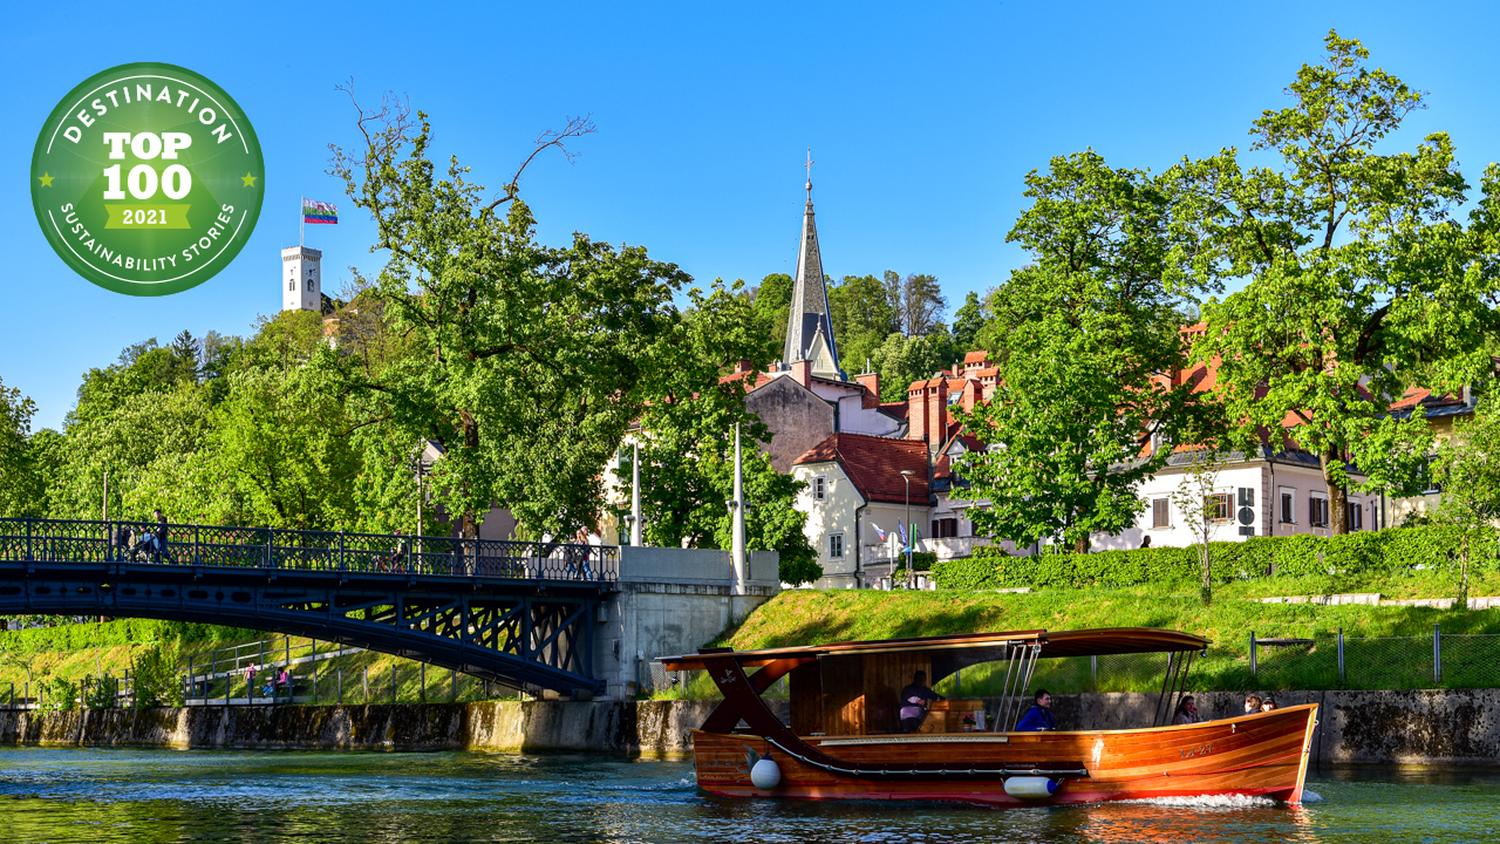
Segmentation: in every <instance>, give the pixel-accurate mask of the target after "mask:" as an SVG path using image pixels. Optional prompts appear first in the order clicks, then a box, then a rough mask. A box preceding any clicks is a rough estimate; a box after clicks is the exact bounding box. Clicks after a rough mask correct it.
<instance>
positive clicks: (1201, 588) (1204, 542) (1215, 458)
mask: <svg viewBox="0 0 1500 844" xmlns="http://www.w3.org/2000/svg"><path fill="white" fill-rule="evenodd" d="M1193 457H1194V461H1193V463H1192V464H1190V465H1189V466H1188V468H1187V471H1185V472H1184V473H1183V475H1182V479H1181V480H1179V481H1178V482H1177V486H1176V488H1175V489H1173V490H1172V492H1171V495H1170V496H1169V498H1170V500H1171V502H1172V506H1173V507H1175V508H1176V509H1177V511H1178V512H1180V513H1182V514H1183V515H1184V516H1186V517H1187V519H1188V523H1187V527H1188V530H1190V531H1191V532H1192V534H1193V541H1194V543H1195V544H1196V545H1197V546H1198V573H1199V576H1200V581H1199V585H1198V597H1199V598H1200V599H1201V600H1202V601H1203V605H1204V606H1205V607H1206V606H1208V605H1209V604H1211V603H1213V596H1214V592H1213V589H1214V580H1213V543H1212V542H1210V541H1209V540H1210V539H1212V538H1213V535H1214V517H1215V516H1216V515H1217V513H1218V501H1217V499H1216V498H1215V497H1214V496H1215V494H1216V492H1217V490H1218V484H1219V475H1220V473H1222V472H1223V471H1224V467H1225V466H1226V465H1227V462H1226V461H1225V459H1224V457H1223V455H1221V454H1220V453H1219V452H1217V451H1215V450H1213V449H1211V448H1205V449H1202V450H1200V451H1197V452H1194V453H1193Z"/></svg>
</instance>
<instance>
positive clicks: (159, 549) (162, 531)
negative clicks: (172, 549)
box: [152, 507, 167, 563]
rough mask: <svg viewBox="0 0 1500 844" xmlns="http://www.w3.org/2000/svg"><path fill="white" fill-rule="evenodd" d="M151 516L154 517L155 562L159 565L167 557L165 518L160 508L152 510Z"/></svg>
mask: <svg viewBox="0 0 1500 844" xmlns="http://www.w3.org/2000/svg"><path fill="white" fill-rule="evenodd" d="M152 515H153V516H155V517H156V561H157V562H158V563H159V562H161V559H162V557H165V556H166V555H167V517H166V516H165V515H163V514H162V512H161V508H160V507H158V508H156V509H155V510H153V511H152Z"/></svg>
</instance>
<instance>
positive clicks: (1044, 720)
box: [1016, 689, 1057, 733]
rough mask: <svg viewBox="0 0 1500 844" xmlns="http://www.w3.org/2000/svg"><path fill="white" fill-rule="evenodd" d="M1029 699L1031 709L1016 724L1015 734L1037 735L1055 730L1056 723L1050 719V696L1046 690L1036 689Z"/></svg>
mask: <svg viewBox="0 0 1500 844" xmlns="http://www.w3.org/2000/svg"><path fill="white" fill-rule="evenodd" d="M1031 699H1032V704H1031V708H1030V709H1028V710H1026V714H1025V715H1022V716H1021V720H1019V721H1017V722H1016V732H1018V733H1037V732H1042V731H1044V730H1055V729H1057V722H1056V721H1055V720H1053V718H1052V695H1049V694H1047V690H1046V689H1037V690H1036V694H1035V695H1032V698H1031Z"/></svg>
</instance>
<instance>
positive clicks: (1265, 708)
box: [1260, 695, 1276, 712]
mask: <svg viewBox="0 0 1500 844" xmlns="http://www.w3.org/2000/svg"><path fill="white" fill-rule="evenodd" d="M1275 708H1276V698H1274V697H1271V696H1270V695H1266V699H1265V700H1263V701H1261V702H1260V711H1261V712H1270V711H1271V710H1273V709H1275Z"/></svg>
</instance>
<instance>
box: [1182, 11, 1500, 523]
mask: <svg viewBox="0 0 1500 844" xmlns="http://www.w3.org/2000/svg"><path fill="white" fill-rule="evenodd" d="M1325 43H1326V46H1327V52H1328V55H1327V58H1326V60H1325V61H1323V62H1322V63H1321V64H1317V65H1304V66H1303V67H1302V69H1301V70H1299V71H1298V73H1297V77H1296V79H1295V80H1294V81H1293V82H1292V84H1291V86H1290V87H1289V88H1288V93H1289V94H1290V95H1291V97H1292V100H1293V102H1292V103H1291V104H1290V105H1289V106H1287V107H1285V108H1281V109H1276V110H1267V111H1266V112H1265V113H1264V114H1262V116H1261V117H1260V118H1259V119H1257V120H1256V121H1255V122H1254V123H1253V125H1252V128H1251V132H1250V134H1251V136H1252V137H1253V138H1254V140H1253V142H1252V144H1251V147H1252V149H1254V150H1257V151H1263V152H1264V153H1266V154H1268V155H1270V156H1272V158H1273V164H1272V165H1271V166H1255V167H1247V166H1244V165H1242V164H1241V162H1240V160H1239V157H1238V154H1237V153H1236V151H1235V150H1234V149H1233V148H1229V149H1225V150H1224V151H1222V152H1220V153H1219V154H1218V155H1215V156H1212V157H1210V158H1208V159H1205V160H1202V161H1188V162H1184V163H1183V164H1181V165H1180V166H1179V167H1177V168H1175V169H1174V170H1173V171H1172V173H1171V175H1172V176H1173V177H1174V178H1175V179H1176V180H1177V181H1178V182H1179V183H1180V185H1181V187H1182V192H1181V194H1180V202H1179V204H1178V206H1177V209H1176V215H1177V223H1178V226H1179V230H1180V231H1181V232H1182V233H1183V234H1184V236H1185V237H1190V238H1195V239H1197V240H1198V241H1199V242H1201V244H1202V245H1203V246H1204V248H1203V250H1202V251H1201V252H1200V253H1198V254H1197V255H1196V256H1195V259H1194V260H1193V261H1192V262H1191V263H1190V264H1189V268H1190V271H1191V272H1193V273H1195V274H1196V275H1197V276H1198V277H1199V278H1200V279H1202V280H1204V281H1205V282H1212V281H1216V280H1220V279H1243V280H1245V281H1246V284H1245V286H1244V288H1243V289H1242V290H1241V291H1239V292H1237V293H1234V294H1232V295H1230V296H1227V297H1225V298H1224V299H1223V300H1222V301H1210V302H1208V303H1207V304H1206V305H1205V306H1204V309H1203V315H1204V320H1205V322H1206V323H1207V331H1206V334H1205V336H1204V338H1203V340H1201V341H1200V342H1198V343H1197V344H1196V348H1195V352H1194V353H1195V355H1196V357H1197V358H1198V359H1200V360H1204V361H1207V360H1211V359H1215V358H1217V359H1220V360H1221V363H1220V364H1219V370H1218V386H1219V389H1220V391H1221V393H1222V394H1223V396H1224V397H1225V400H1226V405H1227V410H1228V413H1229V416H1230V418H1231V419H1235V420H1238V421H1239V422H1240V423H1241V434H1242V436H1243V438H1244V439H1245V440H1249V441H1255V440H1258V439H1259V438H1260V437H1261V436H1263V432H1266V431H1273V432H1277V431H1282V430H1283V429H1284V431H1285V433H1284V436H1285V437H1286V438H1287V439H1289V440H1290V441H1291V442H1292V443H1295V445H1297V446H1299V447H1301V448H1302V449H1305V450H1306V451H1308V452H1310V453H1312V454H1314V455H1316V456H1317V458H1318V461H1319V462H1320V464H1321V465H1322V469H1323V478H1324V482H1325V483H1326V484H1327V487H1328V493H1329V505H1330V511H1331V513H1330V515H1331V520H1332V528H1333V532H1335V533H1344V532H1345V531H1347V529H1348V522H1347V513H1346V510H1347V508H1346V502H1347V492H1348V491H1349V490H1350V489H1352V488H1356V486H1357V487H1358V488H1360V489H1365V490H1373V489H1382V490H1386V491H1388V492H1391V493H1393V494H1402V493H1406V492H1410V491H1411V490H1412V487H1413V485H1414V484H1415V483H1416V482H1417V481H1418V480H1419V479H1420V465H1421V462H1422V458H1423V456H1424V454H1425V453H1426V451H1427V438H1428V436H1429V434H1428V430H1427V425H1426V422H1425V421H1424V420H1423V419H1422V418H1421V417H1420V415H1413V416H1411V417H1408V418H1405V419H1400V420H1398V419H1394V418H1392V417H1391V416H1390V415H1389V413H1388V408H1389V406H1390V403H1391V401H1392V400H1393V399H1396V398H1399V397H1400V396H1402V395H1403V393H1404V392H1405V391H1406V390H1407V389H1408V388H1410V387H1412V386H1413V385H1416V384H1422V385H1425V386H1428V387H1431V388H1434V389H1436V390H1438V391H1445V390H1455V389H1457V388H1458V387H1459V386H1460V385H1462V384H1464V383H1466V382H1475V381H1479V380H1482V379H1484V378H1486V377H1487V376H1488V374H1489V372H1490V369H1491V364H1490V358H1489V355H1488V351H1487V349H1486V340H1487V338H1489V337H1492V336H1493V335H1494V333H1495V331H1496V328H1497V320H1496V312H1495V309H1494V308H1495V304H1496V300H1497V293H1500V266H1497V262H1496V255H1495V243H1496V241H1495V216H1496V209H1497V207H1500V204H1497V203H1500V168H1496V167H1495V166H1494V165H1491V166H1490V168H1489V169H1488V170H1487V171H1486V173H1485V177H1484V190H1483V196H1482V198H1481V199H1480V200H1479V204H1478V207H1477V208H1476V209H1475V210H1474V212H1473V213H1472V214H1471V215H1470V221H1471V222H1470V225H1468V226H1465V225H1464V224H1463V223H1462V222H1461V221H1460V219H1459V218H1458V212H1459V208H1460V206H1461V205H1463V203H1464V202H1465V201H1466V199H1467V197H1468V190H1469V186H1468V184H1467V183H1466V182H1465V181H1464V178H1463V176H1462V175H1461V174H1460V173H1459V170H1458V166H1457V164H1456V162H1455V160H1454V152H1453V144H1452V142H1451V141H1450V139H1449V137H1448V135H1447V134H1446V133H1442V132H1437V133H1434V134H1431V135H1428V136H1427V137H1426V138H1425V139H1424V140H1423V141H1422V142H1421V143H1419V144H1417V145H1416V147H1415V148H1414V149H1411V150H1410V151H1399V152H1390V153H1383V152H1377V149H1380V148H1384V147H1385V146H1387V145H1388V144H1389V141H1386V139H1387V136H1389V135H1391V134H1392V133H1393V132H1395V131H1396V130H1397V129H1399V128H1400V127H1401V124H1402V122H1403V120H1404V119H1405V118H1406V117H1407V115H1409V114H1410V113H1411V112H1412V110H1414V109H1417V108H1420V107H1421V106H1422V95H1421V94H1420V93H1419V92H1417V91H1415V90H1413V89H1411V88H1410V87H1408V86H1407V85H1406V83H1404V82H1402V81H1401V80H1400V79H1398V78H1397V77H1395V76H1393V75H1392V74H1390V73H1387V72H1386V71H1384V70H1381V69H1379V68H1371V67H1369V66H1368V64H1367V60H1368V57H1369V54H1368V52H1367V51H1366V50H1365V48H1364V47H1363V46H1361V45H1360V43H1359V42H1358V41H1354V40H1349V39H1344V38H1340V37H1339V36H1338V34H1337V33H1335V32H1330V33H1329V34H1328V37H1327V39H1326V42H1325ZM1276 438H1277V435H1273V436H1272V439H1273V445H1277V446H1279V445H1280V443H1276V442H1274V440H1275V439H1276ZM1351 466H1357V467H1358V470H1359V471H1360V472H1361V473H1363V474H1364V475H1365V476H1366V481H1365V482H1364V483H1362V484H1358V485H1356V484H1355V482H1354V479H1353V478H1352V477H1351V473H1350V470H1351Z"/></svg>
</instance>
